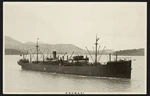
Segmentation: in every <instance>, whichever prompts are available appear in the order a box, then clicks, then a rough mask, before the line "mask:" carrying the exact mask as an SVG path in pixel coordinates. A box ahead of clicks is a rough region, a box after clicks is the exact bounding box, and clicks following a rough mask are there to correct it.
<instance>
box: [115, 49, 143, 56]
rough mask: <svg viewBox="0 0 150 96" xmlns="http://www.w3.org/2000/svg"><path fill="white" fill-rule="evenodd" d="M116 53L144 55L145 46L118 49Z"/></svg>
mask: <svg viewBox="0 0 150 96" xmlns="http://www.w3.org/2000/svg"><path fill="white" fill-rule="evenodd" d="M115 54H118V55H124V56H144V48H140V49H128V50H120V51H116V52H115Z"/></svg>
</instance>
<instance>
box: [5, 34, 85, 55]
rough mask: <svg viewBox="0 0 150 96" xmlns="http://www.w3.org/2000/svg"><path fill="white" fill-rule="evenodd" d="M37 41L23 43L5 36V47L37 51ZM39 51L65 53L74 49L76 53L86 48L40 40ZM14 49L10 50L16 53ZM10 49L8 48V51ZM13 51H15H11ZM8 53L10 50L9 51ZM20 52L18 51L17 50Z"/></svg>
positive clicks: (83, 51)
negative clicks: (47, 42)
mask: <svg viewBox="0 0 150 96" xmlns="http://www.w3.org/2000/svg"><path fill="white" fill-rule="evenodd" d="M35 46H36V43H33V42H30V41H28V42H26V43H22V42H19V41H17V40H14V39H13V38H11V37H9V36H5V49H14V50H16V51H20V52H27V51H28V52H30V53H34V52H36V48H35ZM39 46H40V47H39V49H40V50H39V51H40V52H41V53H43V52H44V53H52V51H54V50H55V51H57V53H62V54H64V53H65V52H67V53H68V54H69V53H72V52H73V51H74V53H81V54H82V53H85V52H86V50H83V49H81V48H79V47H77V46H75V45H73V44H46V43H43V42H39ZM14 50H9V53H10V54H11V53H13V54H14ZM7 51H8V50H6V52H7ZM10 51H13V52H10ZM7 53H8V52H7ZM17 53H18V52H17Z"/></svg>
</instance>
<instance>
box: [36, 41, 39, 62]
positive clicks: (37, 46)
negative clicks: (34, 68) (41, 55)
mask: <svg viewBox="0 0 150 96" xmlns="http://www.w3.org/2000/svg"><path fill="white" fill-rule="evenodd" d="M38 40H39V38H37V45H36V51H37V57H36V61H37V62H38V47H39V45H38Z"/></svg>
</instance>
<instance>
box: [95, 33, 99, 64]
mask: <svg viewBox="0 0 150 96" xmlns="http://www.w3.org/2000/svg"><path fill="white" fill-rule="evenodd" d="M98 40H99V38H97V34H96V43H95V64H97V45H98V43H97V42H98Z"/></svg>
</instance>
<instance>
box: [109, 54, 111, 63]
mask: <svg viewBox="0 0 150 96" xmlns="http://www.w3.org/2000/svg"><path fill="white" fill-rule="evenodd" d="M109 61H111V53H110V54H109Z"/></svg>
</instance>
